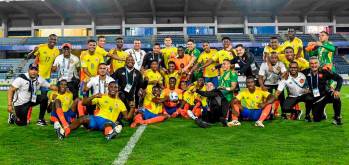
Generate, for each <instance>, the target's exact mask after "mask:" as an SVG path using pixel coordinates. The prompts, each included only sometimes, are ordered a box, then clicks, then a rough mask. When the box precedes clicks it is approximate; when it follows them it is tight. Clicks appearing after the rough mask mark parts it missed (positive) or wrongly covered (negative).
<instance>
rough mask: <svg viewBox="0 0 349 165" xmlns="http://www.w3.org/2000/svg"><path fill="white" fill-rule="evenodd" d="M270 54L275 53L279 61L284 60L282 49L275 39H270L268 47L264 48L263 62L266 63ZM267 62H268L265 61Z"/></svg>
mask: <svg viewBox="0 0 349 165" xmlns="http://www.w3.org/2000/svg"><path fill="white" fill-rule="evenodd" d="M271 52H276V53H277V54H278V58H279V61H283V60H285V55H284V49H283V47H282V46H281V45H280V44H279V40H278V38H277V37H275V36H274V37H270V41H269V45H267V46H265V47H264V51H263V60H264V61H267V59H268V58H267V57H268V56H270V54H271ZM267 62H268V61H267Z"/></svg>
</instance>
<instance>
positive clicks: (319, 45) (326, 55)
mask: <svg viewBox="0 0 349 165" xmlns="http://www.w3.org/2000/svg"><path fill="white" fill-rule="evenodd" d="M328 38H329V36H328V33H327V32H325V31H322V32H320V34H319V41H317V42H309V43H308V47H307V48H306V50H307V51H308V52H309V56H317V57H318V59H319V61H320V67H322V68H323V69H327V70H330V71H332V72H335V71H336V68H335V67H334V66H333V56H334V54H335V51H336V47H335V46H334V45H333V44H332V43H331V42H329V41H328Z"/></svg>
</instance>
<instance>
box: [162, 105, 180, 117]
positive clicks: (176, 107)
mask: <svg viewBox="0 0 349 165" xmlns="http://www.w3.org/2000/svg"><path fill="white" fill-rule="evenodd" d="M164 107H165V111H166V112H167V113H168V114H169V115H172V114H173V113H175V112H176V111H177V109H178V106H175V107H166V106H164Z"/></svg>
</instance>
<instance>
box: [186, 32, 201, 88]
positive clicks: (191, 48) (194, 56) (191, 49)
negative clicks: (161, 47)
mask: <svg viewBox="0 0 349 165" xmlns="http://www.w3.org/2000/svg"><path fill="white" fill-rule="evenodd" d="M184 54H187V55H189V56H190V57H191V59H190V62H189V64H188V65H187V66H185V67H184V69H183V71H184V72H189V71H190V68H191V67H192V66H193V65H194V64H195V62H196V60H198V59H199V56H200V54H201V52H200V50H199V49H197V48H196V47H195V43H194V40H192V39H189V40H188V42H187V49H185V51H184ZM189 76H191V75H189ZM199 77H202V71H196V72H194V73H193V75H192V81H196V80H197V79H198V78H199Z"/></svg>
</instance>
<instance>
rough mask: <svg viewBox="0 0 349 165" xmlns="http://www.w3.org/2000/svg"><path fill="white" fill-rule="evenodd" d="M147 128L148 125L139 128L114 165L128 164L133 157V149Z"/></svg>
mask: <svg viewBox="0 0 349 165" xmlns="http://www.w3.org/2000/svg"><path fill="white" fill-rule="evenodd" d="M145 128H147V126H146V125H140V126H139V127H138V128H137V130H136V132H135V133H134V134H133V135H132V137H131V138H130V140H129V141H128V142H127V144H126V146H125V147H124V148H123V149H122V150H121V152H120V153H119V155H118V157H117V158H116V159H115V160H114V162H113V165H124V164H125V163H126V161H127V159H128V157H129V156H130V155H131V153H132V151H133V148H134V147H135V146H136V143H137V142H138V140H139V138H140V137H141V136H142V134H143V132H144V130H145Z"/></svg>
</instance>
